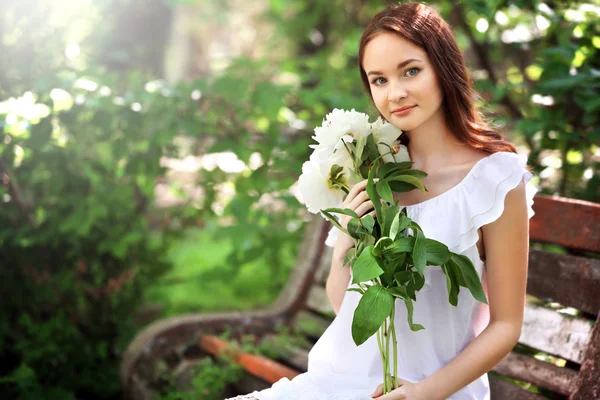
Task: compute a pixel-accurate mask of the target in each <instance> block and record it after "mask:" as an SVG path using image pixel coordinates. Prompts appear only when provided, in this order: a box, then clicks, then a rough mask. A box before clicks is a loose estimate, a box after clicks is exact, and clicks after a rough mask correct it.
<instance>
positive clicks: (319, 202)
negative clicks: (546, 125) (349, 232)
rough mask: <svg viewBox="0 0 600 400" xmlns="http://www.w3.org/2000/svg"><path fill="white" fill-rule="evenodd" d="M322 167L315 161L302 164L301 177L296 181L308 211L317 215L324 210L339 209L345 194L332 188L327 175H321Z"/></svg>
mask: <svg viewBox="0 0 600 400" xmlns="http://www.w3.org/2000/svg"><path fill="white" fill-rule="evenodd" d="M321 171H322V166H321V165H320V164H319V163H318V162H317V161H316V160H309V161H306V162H305V163H304V164H302V175H300V178H299V179H298V190H299V191H300V195H301V197H302V200H303V201H304V204H306V207H307V208H308V211H309V212H311V213H313V214H318V213H319V212H320V210H322V209H325V208H332V207H339V206H340V205H341V204H342V201H343V200H344V196H345V193H344V191H343V190H341V189H338V188H332V187H331V186H330V182H329V173H326V174H323V173H322V172H321Z"/></svg>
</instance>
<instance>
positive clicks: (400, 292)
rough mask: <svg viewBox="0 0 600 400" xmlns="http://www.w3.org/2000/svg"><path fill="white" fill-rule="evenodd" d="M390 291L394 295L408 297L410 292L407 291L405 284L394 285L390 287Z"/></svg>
mask: <svg viewBox="0 0 600 400" xmlns="http://www.w3.org/2000/svg"><path fill="white" fill-rule="evenodd" d="M388 292H390V294H391V295H392V296H394V297H400V298H402V299H408V294H407V293H406V288H405V287H404V286H392V287H390V288H388Z"/></svg>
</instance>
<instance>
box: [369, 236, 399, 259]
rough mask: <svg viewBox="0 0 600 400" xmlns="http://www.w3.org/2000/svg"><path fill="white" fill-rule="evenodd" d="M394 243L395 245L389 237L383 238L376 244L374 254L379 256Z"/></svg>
mask: <svg viewBox="0 0 600 400" xmlns="http://www.w3.org/2000/svg"><path fill="white" fill-rule="evenodd" d="M393 243H394V241H393V240H392V239H391V238H389V237H387V236H384V237H381V238H379V240H377V242H376V243H375V248H374V249H373V253H374V254H375V255H376V256H379V255H380V254H381V253H382V252H383V251H384V250H385V248H386V247H388V246H390V245H391V244H393Z"/></svg>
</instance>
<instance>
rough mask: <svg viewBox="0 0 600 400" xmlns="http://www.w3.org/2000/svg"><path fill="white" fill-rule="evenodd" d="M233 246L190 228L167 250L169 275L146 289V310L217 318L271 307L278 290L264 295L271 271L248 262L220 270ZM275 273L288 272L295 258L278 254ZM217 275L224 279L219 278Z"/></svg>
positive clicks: (286, 251) (288, 253) (285, 252)
mask: <svg viewBox="0 0 600 400" xmlns="http://www.w3.org/2000/svg"><path fill="white" fill-rule="evenodd" d="M231 249H232V245H231V242H229V241H228V240H227V239H222V240H219V239H215V238H214V236H213V235H212V231H211V230H210V229H207V228H205V229H200V228H191V229H189V230H188V231H187V232H186V234H185V237H184V238H183V239H182V240H181V241H179V242H177V243H175V244H174V245H173V246H172V247H171V248H170V250H169V253H168V257H169V258H170V260H171V261H172V263H173V269H172V270H171V271H170V272H169V273H168V274H166V275H165V276H164V277H162V278H161V280H160V281H159V282H157V283H156V284H154V285H153V286H151V287H150V288H148V290H147V292H146V299H145V300H146V303H147V304H160V305H162V306H163V307H164V309H163V313H162V315H161V316H162V317H164V316H171V315H176V314H181V313H185V312H216V311H231V310H247V309H254V308H257V307H260V306H264V305H267V304H270V303H272V302H273V301H275V299H276V298H277V296H278V295H279V291H280V290H275V291H274V290H272V289H268V287H270V286H272V285H270V279H271V278H270V276H271V270H270V268H265V261H264V260H262V259H260V258H259V259H257V260H255V261H253V262H249V263H246V264H244V265H241V266H240V267H239V268H234V269H233V270H232V271H228V270H226V269H223V268H222V267H223V265H224V263H225V262H226V261H225V259H226V256H227V254H228V253H229V252H230V251H231ZM282 252H283V262H282V263H281V266H280V268H284V269H285V273H286V274H287V275H289V272H290V271H291V269H292V268H293V265H294V263H295V254H292V253H293V252H292V251H290V250H289V249H284V250H282ZM219 269H222V270H223V273H222V274H218V270H219Z"/></svg>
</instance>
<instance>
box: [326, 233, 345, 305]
mask: <svg viewBox="0 0 600 400" xmlns="http://www.w3.org/2000/svg"><path fill="white" fill-rule="evenodd" d="M340 234H341V233H340ZM345 256H346V255H345V254H341V251H340V250H339V249H338V246H337V244H336V246H335V247H334V248H333V258H332V260H331V268H330V270H329V276H328V277H327V282H326V284H325V291H326V292H327V298H328V299H329V302H330V303H331V306H332V307H333V311H334V312H335V315H337V313H338V312H339V310H340V307H341V306H342V300H343V299H344V295H345V294H346V289H347V288H348V283H349V282H350V264H349V263H348V264H346V265H345V266H344V267H343V268H342V264H343V262H344V257H345Z"/></svg>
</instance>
